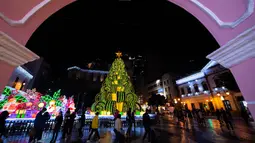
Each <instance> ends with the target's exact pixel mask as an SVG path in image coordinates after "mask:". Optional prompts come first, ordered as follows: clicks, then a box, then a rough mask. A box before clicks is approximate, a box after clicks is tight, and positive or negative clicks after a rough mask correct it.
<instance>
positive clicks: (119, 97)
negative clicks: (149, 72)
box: [91, 52, 141, 114]
mask: <svg viewBox="0 0 255 143" xmlns="http://www.w3.org/2000/svg"><path fill="white" fill-rule="evenodd" d="M116 55H117V58H116V59H115V60H114V62H113V63H112V66H111V68H110V71H109V74H108V75H107V77H106V79H105V81H104V82H103V84H102V87H101V89H100V92H99V93H98V94H97V95H96V97H95V103H94V104H93V105H92V107H91V109H92V111H94V112H101V114H105V113H108V114H109V113H111V114H112V113H114V112H115V110H116V109H117V110H118V111H120V112H122V113H123V112H126V111H127V110H128V109H129V108H131V109H132V111H133V110H139V111H140V110H141V108H140V107H141V106H140V105H139V104H138V103H137V100H138V98H137V96H136V94H135V93H134V88H133V85H132V83H131V81H130V79H129V76H128V74H127V72H126V70H125V64H124V62H123V60H122V59H121V56H122V53H121V52H117V53H116ZM136 107H138V109H137V108H136ZM102 112H105V113H102Z"/></svg>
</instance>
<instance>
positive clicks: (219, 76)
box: [176, 61, 244, 112]
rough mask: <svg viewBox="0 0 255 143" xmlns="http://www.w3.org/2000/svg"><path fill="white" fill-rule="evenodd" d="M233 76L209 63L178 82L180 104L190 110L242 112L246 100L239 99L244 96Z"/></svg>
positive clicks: (215, 64) (218, 66)
mask: <svg viewBox="0 0 255 143" xmlns="http://www.w3.org/2000/svg"><path fill="white" fill-rule="evenodd" d="M231 76H232V74H231V72H230V71H229V70H228V69H225V68H224V67H222V66H221V65H219V64H217V63H215V62H212V61H211V62H209V63H208V64H207V65H206V66H205V67H204V68H203V69H202V70H201V71H199V72H197V73H195V74H192V75H190V76H187V77H184V78H182V79H179V80H177V81H176V84H177V85H178V88H179V92H180V96H181V101H180V102H181V103H182V104H183V105H184V107H185V108H188V109H190V110H192V109H203V110H210V111H215V110H216V109H221V108H223V109H225V110H230V111H232V112H238V111H241V109H242V108H243V105H242V104H243V102H242V101H243V100H244V99H243V98H242V100H240V98H238V97H242V95H241V93H240V91H238V90H239V89H238V86H237V84H236V83H235V80H233V79H234V78H233V79H232V77H231ZM235 84H236V86H233V85H235ZM229 87H230V89H229ZM233 87H234V88H233Z"/></svg>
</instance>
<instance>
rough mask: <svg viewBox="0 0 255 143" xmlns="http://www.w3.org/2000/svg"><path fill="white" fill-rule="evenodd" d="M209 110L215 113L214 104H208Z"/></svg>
mask: <svg viewBox="0 0 255 143" xmlns="http://www.w3.org/2000/svg"><path fill="white" fill-rule="evenodd" d="M208 105H209V108H210V110H211V111H214V107H213V103H212V102H208Z"/></svg>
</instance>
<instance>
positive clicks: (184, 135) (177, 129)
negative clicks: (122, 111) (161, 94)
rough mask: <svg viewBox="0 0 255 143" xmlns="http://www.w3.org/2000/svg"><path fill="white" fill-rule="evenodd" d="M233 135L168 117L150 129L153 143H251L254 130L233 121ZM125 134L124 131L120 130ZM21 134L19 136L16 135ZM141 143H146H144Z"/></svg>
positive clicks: (136, 141)
mask: <svg viewBox="0 0 255 143" xmlns="http://www.w3.org/2000/svg"><path fill="white" fill-rule="evenodd" d="M233 123H234V128H235V129H234V131H228V130H227V128H226V127H225V126H223V127H222V128H221V127H220V125H219V123H218V121H217V120H215V119H207V121H206V124H207V125H206V127H201V126H198V124H197V123H196V122H194V124H193V126H191V125H190V124H188V125H187V126H186V127H185V128H184V126H183V125H180V126H179V125H176V123H175V122H174V120H173V119H172V118H170V117H164V118H162V119H161V121H160V124H158V125H156V126H153V129H154V130H155V133H156V136H157V142H162V143H166V142H174V143H175V142H178V143H227V142H231V143H240V142H243V143H255V129H254V128H253V127H251V126H249V127H248V126H247V125H245V124H244V122H243V121H242V120H234V122H233ZM112 130H113V129H112V128H103V127H102V128H101V129H100V135H101V136H103V134H104V133H106V131H111V133H112V135H113V138H114V133H113V131H112ZM124 130H126V129H124ZM20 134H22V133H20ZM88 134H89V132H88V129H87V128H86V129H85V130H84V137H83V138H82V139H79V138H78V136H77V130H75V129H74V130H73V133H72V136H71V137H70V138H69V139H67V140H62V139H61V136H62V135H61V133H59V136H58V140H57V142H56V143H72V142H77V143H78V142H79V143H80V142H81V143H83V142H86V139H87V136H88ZM143 134H144V130H143V128H141V127H137V128H136V130H135V131H134V129H133V132H132V136H133V137H132V138H131V139H130V141H129V142H130V143H141V142H142V136H143ZM51 137H52V133H51V132H45V133H44V134H43V140H42V142H43V143H49V142H50V140H51ZM27 142H28V136H27V135H15V136H10V137H8V138H7V139H4V143H27ZM144 142H147V140H145V141H144Z"/></svg>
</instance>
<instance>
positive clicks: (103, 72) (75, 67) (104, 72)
mask: <svg viewBox="0 0 255 143" xmlns="http://www.w3.org/2000/svg"><path fill="white" fill-rule="evenodd" d="M72 69H76V70H79V71H82V72H88V73H100V74H108V73H109V72H108V71H101V70H87V69H82V68H79V67H77V66H73V67H70V68H68V69H67V70H72Z"/></svg>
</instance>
